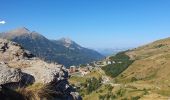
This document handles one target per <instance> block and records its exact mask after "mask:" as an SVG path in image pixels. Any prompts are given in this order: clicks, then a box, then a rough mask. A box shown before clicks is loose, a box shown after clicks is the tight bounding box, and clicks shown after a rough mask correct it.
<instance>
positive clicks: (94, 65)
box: [67, 57, 121, 76]
mask: <svg viewBox="0 0 170 100" xmlns="http://www.w3.org/2000/svg"><path fill="white" fill-rule="evenodd" d="M115 63H121V62H115V61H111V60H110V59H109V57H107V58H105V59H104V60H101V61H93V62H91V63H88V64H84V65H79V66H75V65H72V66H70V67H69V68H67V70H68V72H69V74H70V75H71V76H77V75H78V76H84V75H86V74H88V73H90V72H91V71H92V70H94V69H98V68H101V67H103V66H106V65H110V64H115Z"/></svg>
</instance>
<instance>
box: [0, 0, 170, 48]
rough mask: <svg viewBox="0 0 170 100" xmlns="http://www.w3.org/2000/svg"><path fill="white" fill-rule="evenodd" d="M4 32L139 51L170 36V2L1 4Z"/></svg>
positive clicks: (30, 0)
mask: <svg viewBox="0 0 170 100" xmlns="http://www.w3.org/2000/svg"><path fill="white" fill-rule="evenodd" d="M0 19H1V20H5V21H6V24H4V25H2V24H0V31H6V30H10V29H15V28H17V27H22V26H24V27H27V28H28V29H30V30H35V31H37V32H39V33H41V34H43V35H44V36H46V37H47V38H49V39H58V38H61V37H70V38H71V39H73V40H74V41H76V42H78V43H79V44H81V45H83V46H85V47H90V48H114V47H118V48H119V47H135V46H139V45H141V44H145V43H148V42H151V41H154V40H157V39H160V38H165V37H169V36H170V0H0Z"/></svg>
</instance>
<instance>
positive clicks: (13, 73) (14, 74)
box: [0, 63, 22, 85]
mask: <svg viewBox="0 0 170 100" xmlns="http://www.w3.org/2000/svg"><path fill="white" fill-rule="evenodd" d="M21 77H22V72H21V70H20V69H16V68H10V67H8V66H7V65H6V64H4V63H0V85H2V84H8V83H14V82H19V81H20V80H21Z"/></svg>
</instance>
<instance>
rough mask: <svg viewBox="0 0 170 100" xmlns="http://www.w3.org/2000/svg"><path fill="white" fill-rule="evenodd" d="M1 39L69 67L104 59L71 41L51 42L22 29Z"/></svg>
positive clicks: (2, 35) (64, 39)
mask: <svg viewBox="0 0 170 100" xmlns="http://www.w3.org/2000/svg"><path fill="white" fill-rule="evenodd" d="M0 38H4V39H8V40H12V41H14V42H17V43H19V44H21V45H22V46H23V47H24V48H25V49H27V50H29V51H31V52H32V53H33V54H35V55H36V56H38V57H40V58H42V59H44V60H46V61H49V62H57V63H60V64H63V65H65V66H66V67H67V66H70V65H79V64H85V63H89V62H92V61H96V60H100V59H102V58H104V56H103V55H101V54H100V53H98V52H97V51H95V50H92V49H88V48H84V47H82V46H80V45H78V44H77V43H75V42H74V41H72V40H71V39H68V38H62V39H59V40H49V39H47V38H46V37H44V36H43V35H41V34H39V33H37V32H35V31H30V30H29V29H27V28H25V27H22V28H17V29H14V30H11V31H8V32H2V33H0Z"/></svg>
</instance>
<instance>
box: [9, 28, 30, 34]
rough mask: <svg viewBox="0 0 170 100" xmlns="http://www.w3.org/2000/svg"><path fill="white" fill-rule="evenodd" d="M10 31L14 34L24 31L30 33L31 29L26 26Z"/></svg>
mask: <svg viewBox="0 0 170 100" xmlns="http://www.w3.org/2000/svg"><path fill="white" fill-rule="evenodd" d="M9 32H10V33H13V34H23V33H30V30H29V29H27V28H26V27H19V28H16V29H14V30H11V31H9Z"/></svg>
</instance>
